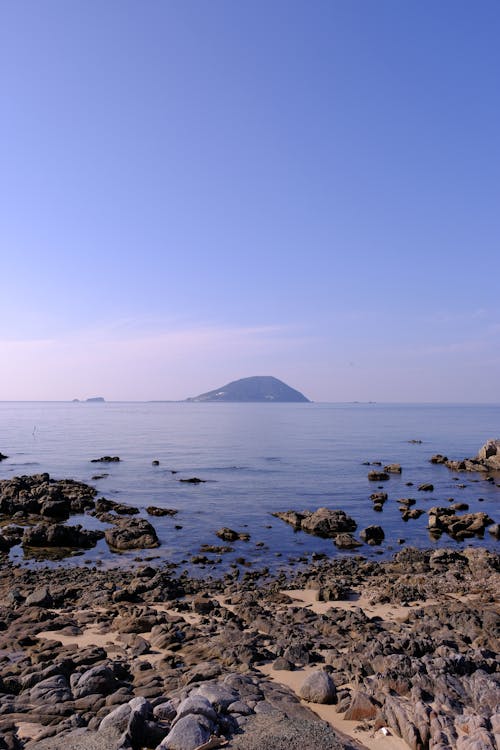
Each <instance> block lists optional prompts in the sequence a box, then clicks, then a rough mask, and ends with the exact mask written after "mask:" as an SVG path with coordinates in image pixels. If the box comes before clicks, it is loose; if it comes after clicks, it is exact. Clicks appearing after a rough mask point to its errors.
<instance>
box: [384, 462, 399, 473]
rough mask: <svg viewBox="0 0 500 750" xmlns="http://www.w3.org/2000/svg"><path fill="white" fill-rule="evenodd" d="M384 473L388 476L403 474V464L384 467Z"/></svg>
mask: <svg viewBox="0 0 500 750" xmlns="http://www.w3.org/2000/svg"><path fill="white" fill-rule="evenodd" d="M384 471H386V472H387V473H388V474H401V472H402V468H401V464H388V465H387V466H384Z"/></svg>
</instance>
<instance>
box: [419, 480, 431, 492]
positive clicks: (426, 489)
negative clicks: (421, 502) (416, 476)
mask: <svg viewBox="0 0 500 750" xmlns="http://www.w3.org/2000/svg"><path fill="white" fill-rule="evenodd" d="M418 489H419V492H434V485H433V484H431V483H430V482H424V484H421V485H420V487H419V488H418Z"/></svg>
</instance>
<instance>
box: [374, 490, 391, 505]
mask: <svg viewBox="0 0 500 750" xmlns="http://www.w3.org/2000/svg"><path fill="white" fill-rule="evenodd" d="M387 497H388V495H387V492H372V494H371V495H370V500H373V502H374V503H380V504H383V503H385V502H386V500H387Z"/></svg>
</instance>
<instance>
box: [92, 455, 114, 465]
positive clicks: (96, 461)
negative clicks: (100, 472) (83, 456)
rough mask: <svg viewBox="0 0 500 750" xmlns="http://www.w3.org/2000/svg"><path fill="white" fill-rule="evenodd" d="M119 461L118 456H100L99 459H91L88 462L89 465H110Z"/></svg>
mask: <svg viewBox="0 0 500 750" xmlns="http://www.w3.org/2000/svg"><path fill="white" fill-rule="evenodd" d="M118 461H120V457H119V456H101V458H92V459H91V460H90V463H91V464H111V463H118Z"/></svg>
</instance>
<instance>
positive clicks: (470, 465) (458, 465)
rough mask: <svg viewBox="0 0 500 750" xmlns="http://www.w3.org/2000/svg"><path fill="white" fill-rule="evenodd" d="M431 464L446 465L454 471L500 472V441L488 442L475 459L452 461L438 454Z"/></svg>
mask: <svg viewBox="0 0 500 750" xmlns="http://www.w3.org/2000/svg"><path fill="white" fill-rule="evenodd" d="M431 463H433V464H444V465H445V466H447V467H448V468H449V469H452V470H453V471H480V472H496V471H500V440H499V439H496V440H487V441H486V443H485V444H484V445H483V446H482V447H481V448H480V449H479V452H478V454H477V456H474V457H473V458H464V459H462V460H452V459H449V458H448V457H447V456H444V455H442V454H441V453H436V455H434V456H432V458H431Z"/></svg>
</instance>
